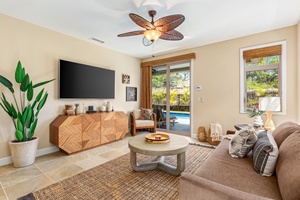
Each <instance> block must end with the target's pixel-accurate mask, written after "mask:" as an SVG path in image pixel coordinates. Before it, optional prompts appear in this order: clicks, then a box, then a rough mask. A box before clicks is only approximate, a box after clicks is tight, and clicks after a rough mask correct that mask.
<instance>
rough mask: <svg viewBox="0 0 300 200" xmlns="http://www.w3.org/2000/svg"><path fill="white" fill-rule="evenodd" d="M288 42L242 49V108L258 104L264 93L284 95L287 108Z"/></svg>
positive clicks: (243, 110)
mask: <svg viewBox="0 0 300 200" xmlns="http://www.w3.org/2000/svg"><path fill="white" fill-rule="evenodd" d="M285 71H286V42H285V41H284V42H276V43H272V44H267V45H260V46H255V47H249V48H243V49H240V112H241V113H244V112H245V111H246V110H248V109H253V108H258V105H259V98H260V97H280V100H281V101H280V102H281V111H280V112H281V113H283V114H285V111H286V104H285V103H286V92H285V91H286V90H285V85H286V83H285V82H286V81H285V80H286V78H285V74H286V73H285Z"/></svg>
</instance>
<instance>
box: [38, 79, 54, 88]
mask: <svg viewBox="0 0 300 200" xmlns="http://www.w3.org/2000/svg"><path fill="white" fill-rule="evenodd" d="M54 80H55V78H54V79H51V80H48V81H44V82H40V83H37V84H35V85H34V86H33V88H36V87H39V86H42V85H45V84H47V83H49V82H51V81H54Z"/></svg>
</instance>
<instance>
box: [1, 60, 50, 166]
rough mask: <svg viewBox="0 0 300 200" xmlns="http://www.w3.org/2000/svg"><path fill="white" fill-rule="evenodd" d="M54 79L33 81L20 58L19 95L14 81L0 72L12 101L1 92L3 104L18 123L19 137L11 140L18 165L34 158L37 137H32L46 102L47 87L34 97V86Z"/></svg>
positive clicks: (28, 162) (12, 151)
mask: <svg viewBox="0 0 300 200" xmlns="http://www.w3.org/2000/svg"><path fill="white" fill-rule="evenodd" d="M53 80H54V79H52V80H48V81H44V82H40V83H37V84H33V82H32V81H31V80H30V77H29V75H28V74H27V73H25V68H23V67H22V64H21V62H20V61H19V62H18V64H17V67H16V70H15V81H16V83H17V84H18V85H19V90H20V91H19V99H18V100H17V98H16V95H15V92H16V91H15V90H14V87H13V84H12V83H11V81H9V80H8V79H7V78H5V77H4V76H2V75H0V82H1V83H2V84H3V85H4V86H5V87H6V88H8V89H9V90H10V92H11V94H12V97H13V101H12V102H9V101H8V100H7V98H6V96H5V95H4V94H3V93H2V97H0V98H1V102H0V105H1V107H2V108H3V110H4V111H5V112H6V113H7V114H8V115H9V117H10V118H11V119H12V121H13V124H14V127H15V137H16V140H13V141H10V142H9V147H10V151H11V156H12V161H13V164H14V166H15V167H25V166H28V165H31V164H33V163H34V161H35V154H36V150H37V144H38V138H37V137H33V136H34V131H35V129H36V126H37V123H38V115H39V113H40V111H41V109H42V107H43V106H44V104H45V103H46V100H47V97H48V93H47V92H44V88H43V89H42V90H41V91H40V92H39V93H38V94H37V95H36V96H35V98H33V97H34V89H35V88H37V87H39V86H42V85H44V84H47V83H49V82H51V81H53Z"/></svg>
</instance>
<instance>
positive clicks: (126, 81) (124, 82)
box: [122, 74, 130, 84]
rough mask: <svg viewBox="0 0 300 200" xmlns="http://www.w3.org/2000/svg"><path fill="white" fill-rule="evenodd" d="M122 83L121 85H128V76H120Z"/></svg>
mask: <svg viewBox="0 0 300 200" xmlns="http://www.w3.org/2000/svg"><path fill="white" fill-rule="evenodd" d="M122 83H123V84H129V83H130V75H128V74H122Z"/></svg>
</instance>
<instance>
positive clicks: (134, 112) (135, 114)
mask: <svg viewBox="0 0 300 200" xmlns="http://www.w3.org/2000/svg"><path fill="white" fill-rule="evenodd" d="M133 114H134V117H135V119H140V117H141V109H134V110H133Z"/></svg>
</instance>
